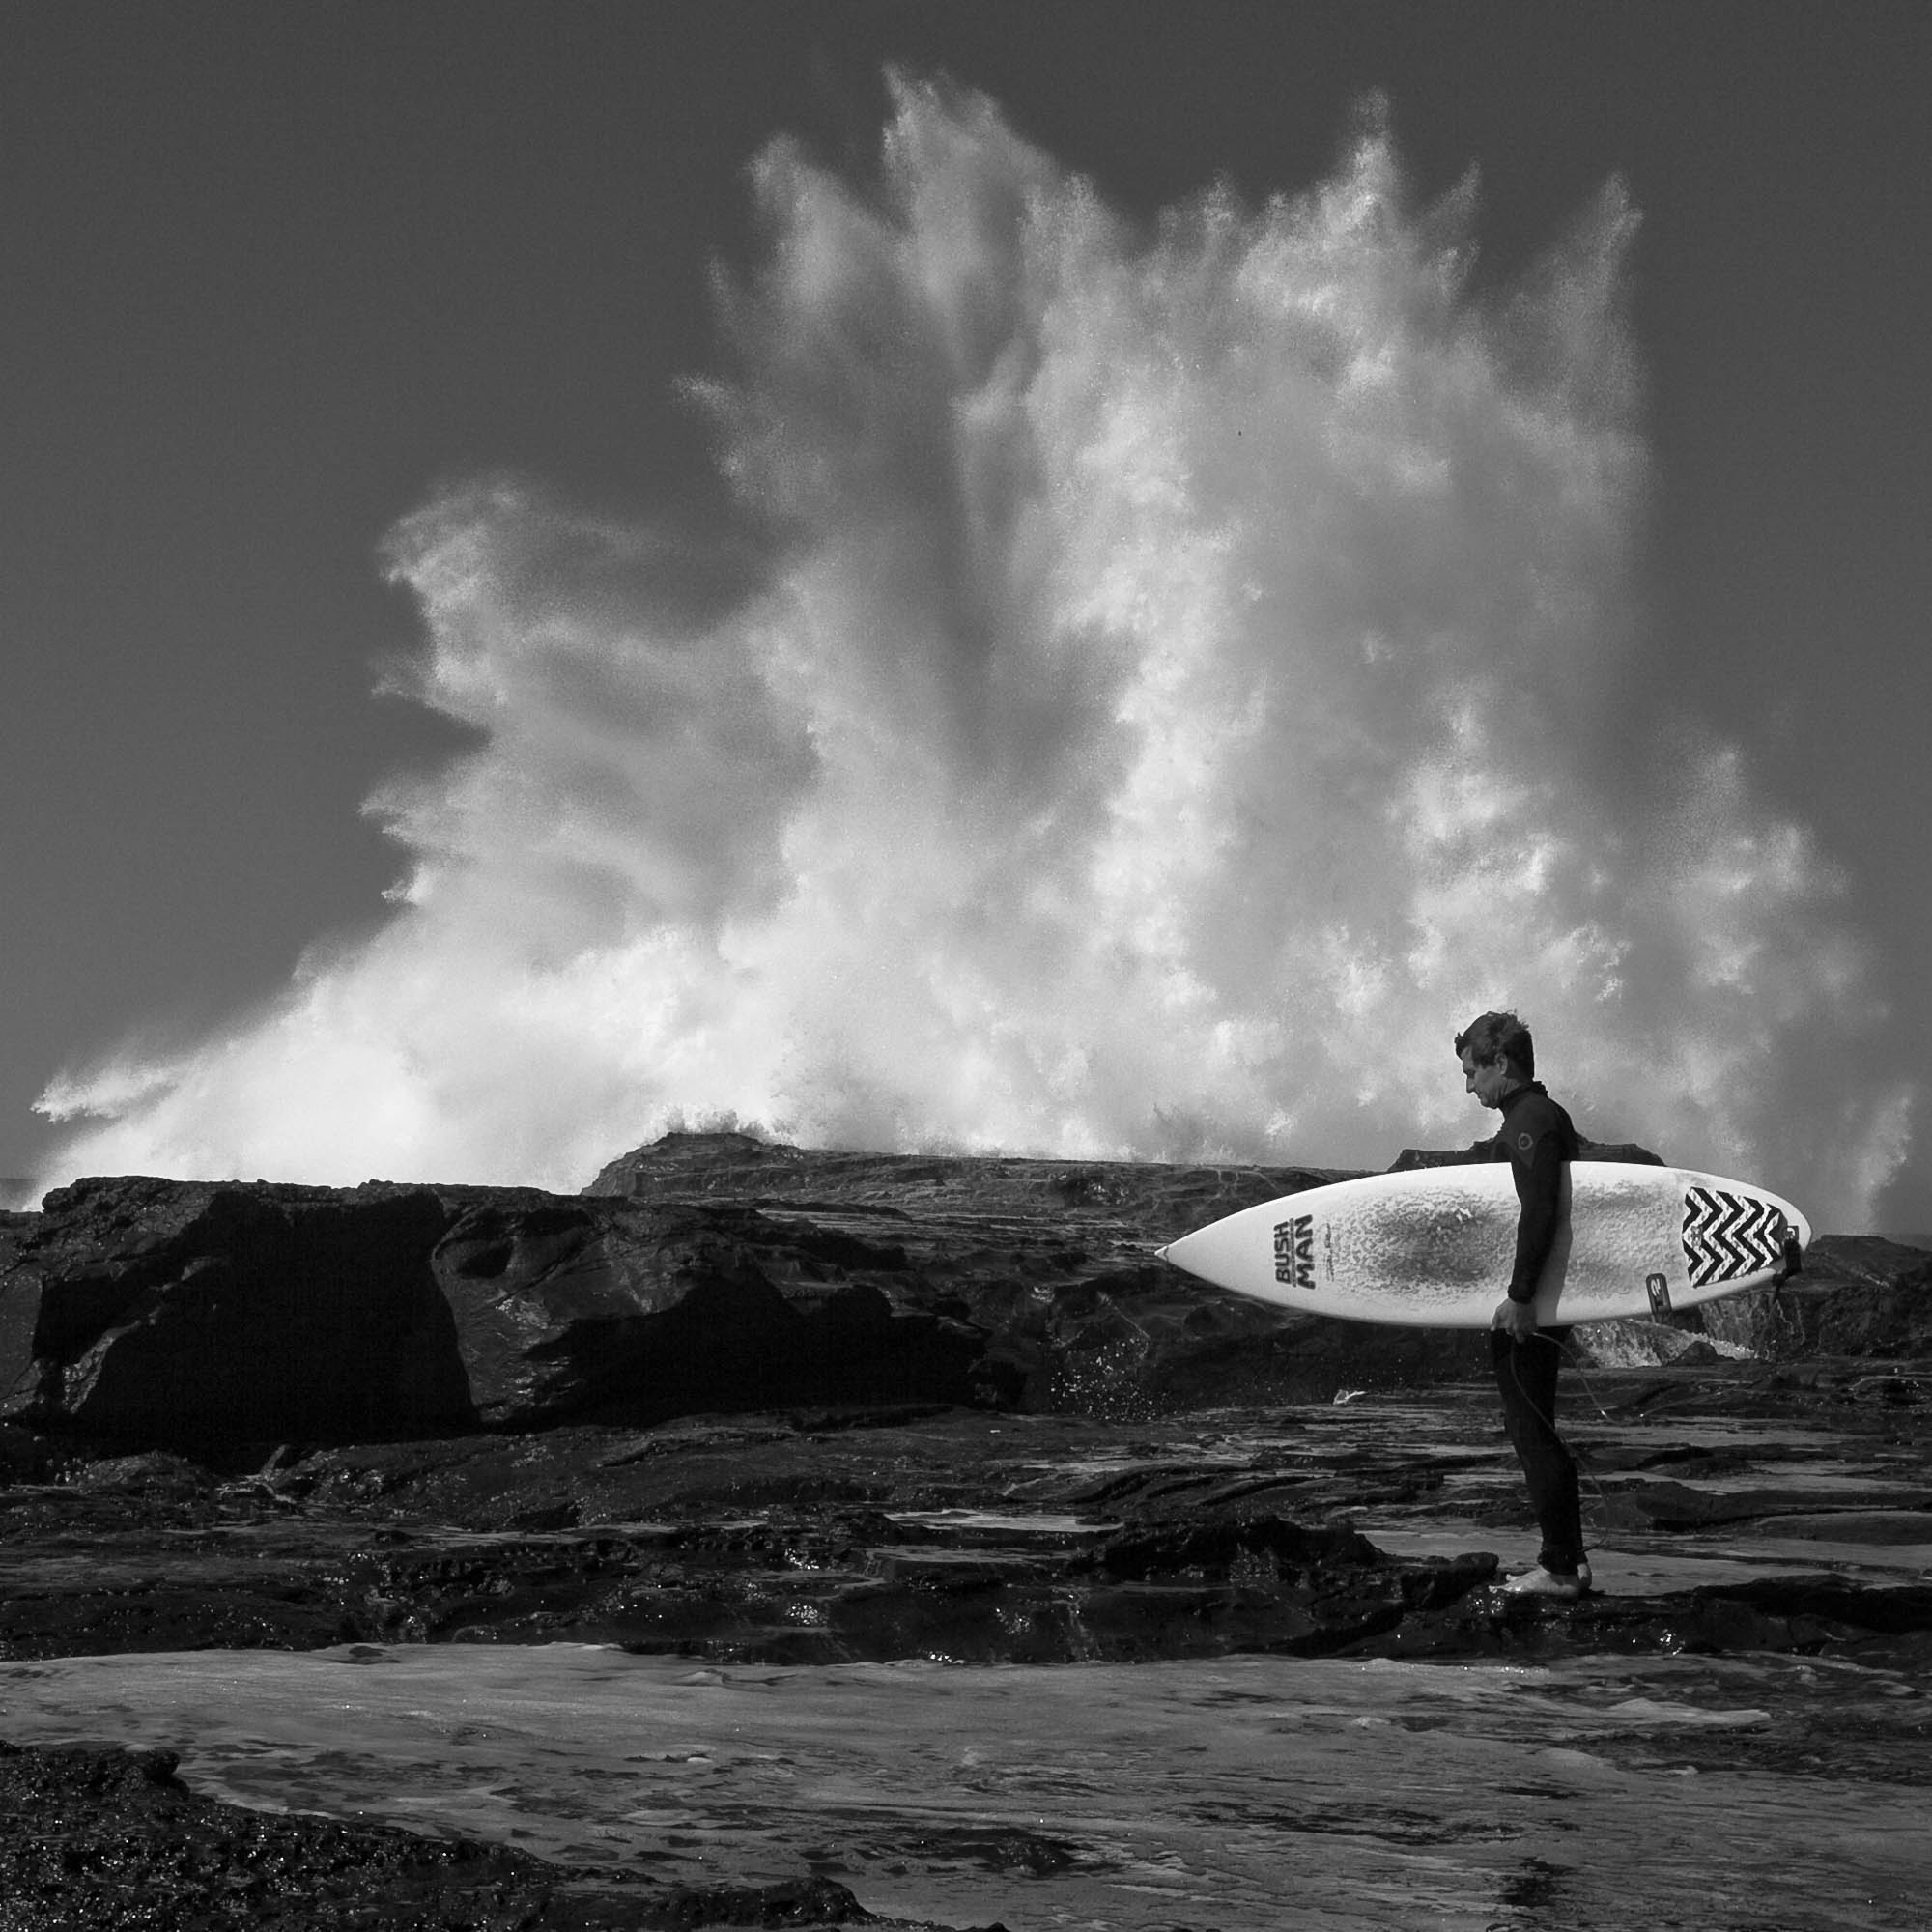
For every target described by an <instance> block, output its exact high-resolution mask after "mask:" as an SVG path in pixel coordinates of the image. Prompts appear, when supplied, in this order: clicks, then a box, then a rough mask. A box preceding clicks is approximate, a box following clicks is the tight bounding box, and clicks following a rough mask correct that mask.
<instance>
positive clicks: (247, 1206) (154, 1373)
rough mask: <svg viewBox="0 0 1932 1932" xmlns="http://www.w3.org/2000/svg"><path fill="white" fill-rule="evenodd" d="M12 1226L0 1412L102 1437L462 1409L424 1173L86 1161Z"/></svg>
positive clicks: (426, 1419) (403, 1430)
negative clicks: (114, 1170) (151, 1173)
mask: <svg viewBox="0 0 1932 1932" xmlns="http://www.w3.org/2000/svg"><path fill="white" fill-rule="evenodd" d="M32 1218H33V1220H34V1222H35V1225H34V1226H33V1227H31V1228H30V1229H26V1230H17V1229H16V1230H14V1231H12V1232H13V1233H14V1239H13V1240H12V1241H11V1242H10V1244H9V1245H10V1248H11V1253H10V1254H9V1255H8V1256H7V1257H6V1259H7V1262H8V1265H7V1266H6V1268H5V1271H4V1273H0V1418H4V1419H6V1420H12V1421H18V1422H22V1423H26V1424H29V1425H32V1426H34V1427H36V1428H41V1429H44V1428H48V1427H59V1428H65V1429H68V1430H71V1431H74V1432H78V1433H82V1434H85V1435H91V1436H99V1437H101V1438H104V1439H107V1440H112V1441H120V1442H127V1443H134V1444H140V1445H144V1446H145V1445H150V1444H153V1445H160V1446H187V1445H194V1444H199V1443H202V1442H205V1441H208V1440H210V1439H212V1438H215V1437H223V1436H227V1437H261V1436H307V1437H319V1438H325V1439H330V1440H349V1439H355V1438H356V1437H357V1436H365V1435H397V1434H421V1433H429V1432H434V1431H440V1430H446V1429H448V1428H451V1427H465V1426H469V1424H470V1423H471V1422H472V1421H473V1411H472V1408H471V1406H470V1403H469V1394H468V1390H467V1389H466V1387H465V1385H464V1381H463V1378H462V1375H461V1372H460V1368H459V1366H458V1359H457V1352H456V1346H455V1343H456V1338H455V1329H454V1325H453V1323H452V1321H451V1319H450V1314H449V1310H448V1307H447V1305H446V1304H445V1303H444V1301H443V1299H442V1297H441V1295H440V1293H438V1290H437V1286H436V1283H435V1281H434V1279H433V1278H432V1276H431V1274H430V1271H429V1267H428V1265H427V1264H428V1259H429V1254H430V1251H431V1249H432V1248H433V1246H434V1244H435V1242H436V1240H437V1238H438V1237H439V1236H440V1234H441V1232H442V1230H443V1228H444V1226H445V1225H446V1223H447V1220H448V1208H447V1207H446V1205H445V1204H444V1203H443V1202H442V1201H441V1200H440V1198H439V1197H438V1195H437V1194H436V1193H435V1192H433V1191H432V1190H430V1189H427V1188H414V1187H397V1186H381V1185H377V1186H369V1187H363V1188H356V1189H353V1190H340V1189H333V1188H318V1187H301V1186H296V1185H288V1184H271V1183H266V1182H256V1183H253V1184H249V1185H241V1184H231V1183H213V1182H200V1181H173V1180H160V1179H152V1178H148V1177H141V1176H135V1177H129V1178H125V1179H88V1180H80V1181H76V1182H75V1183H74V1184H73V1185H72V1186H71V1187H66V1188H61V1189H57V1190H55V1191H54V1192H53V1193H50V1194H49V1195H48V1196H47V1198H46V1202H45V1205H44V1207H43V1210H42V1212H41V1214H40V1215H39V1216H37V1217H32Z"/></svg>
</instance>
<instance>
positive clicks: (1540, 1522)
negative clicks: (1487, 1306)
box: [1490, 1329, 1583, 1577]
mask: <svg viewBox="0 0 1932 1932" xmlns="http://www.w3.org/2000/svg"><path fill="white" fill-rule="evenodd" d="M1490 1354H1491V1359H1492V1361H1493V1363H1494V1365H1495V1372H1496V1388H1497V1392H1498V1393H1499V1394H1500V1395H1501V1397H1502V1405H1503V1428H1504V1429H1505V1430H1506V1431H1507V1432H1508V1435H1509V1439H1510V1444H1511V1446H1512V1447H1513V1448H1514V1449H1515V1450H1516V1454H1517V1461H1518V1462H1519V1463H1521V1464H1522V1474H1523V1481H1524V1484H1525V1485H1526V1487H1527V1488H1528V1491H1529V1506H1530V1508H1531V1509H1532V1510H1533V1511H1534V1512H1535V1514H1536V1522H1537V1527H1538V1528H1539V1529H1540V1530H1542V1532H1543V1549H1542V1552H1541V1554H1540V1555H1539V1556H1538V1558H1537V1561H1538V1562H1539V1563H1540V1564H1541V1565H1542V1567H1543V1568H1544V1569H1545V1570H1547V1571H1548V1572H1549V1573H1550V1575H1551V1576H1554V1577H1570V1576H1574V1575H1575V1574H1576V1572H1577V1565H1578V1564H1579V1563H1580V1562H1581V1561H1582V1558H1583V1510H1582V1501H1581V1497H1580V1494H1579V1492H1578V1490H1577V1463H1576V1461H1575V1459H1574V1458H1573V1457H1572V1456H1571V1454H1570V1452H1569V1450H1568V1449H1566V1448H1565V1447H1564V1445H1563V1438H1562V1437H1561V1436H1560V1435H1557V1433H1556V1375H1557V1371H1558V1370H1559V1369H1560V1368H1561V1367H1562V1366H1563V1351H1562V1350H1561V1349H1560V1348H1559V1347H1558V1346H1557V1341H1556V1338H1555V1337H1554V1336H1553V1335H1549V1334H1547V1333H1542V1332H1539V1333H1538V1334H1536V1335H1534V1336H1532V1337H1531V1338H1530V1339H1529V1340H1528V1341H1527V1342H1515V1341H1512V1340H1511V1339H1510V1337H1509V1336H1507V1335H1505V1334H1503V1333H1501V1331H1500V1330H1494V1329H1492V1331H1491V1334H1490Z"/></svg>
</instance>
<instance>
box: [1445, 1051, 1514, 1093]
mask: <svg viewBox="0 0 1932 1932" xmlns="http://www.w3.org/2000/svg"><path fill="white" fill-rule="evenodd" d="M1459 1057H1460V1058H1461V1060H1462V1062H1463V1086H1464V1087H1465V1088H1466V1089H1467V1090H1468V1091H1469V1092H1470V1093H1471V1094H1474V1095H1475V1096H1476V1098H1477V1099H1478V1100H1480V1101H1481V1102H1482V1103H1483V1105H1484V1106H1486V1107H1500V1106H1501V1105H1502V1103H1503V1095H1504V1094H1506V1093H1508V1092H1509V1090H1510V1089H1511V1088H1512V1087H1513V1086H1515V1085H1516V1079H1515V1076H1514V1075H1513V1074H1512V1073H1511V1072H1510V1064H1509V1062H1508V1061H1507V1060H1505V1059H1504V1058H1503V1057H1502V1055H1501V1054H1498V1055H1497V1056H1496V1057H1495V1059H1493V1060H1488V1061H1479V1060H1477V1058H1476V1057H1475V1055H1474V1054H1473V1053H1471V1052H1470V1050H1469V1049H1468V1048H1467V1047H1466V1046H1465V1047H1464V1048H1463V1051H1462V1053H1461V1055H1460V1056H1459Z"/></svg>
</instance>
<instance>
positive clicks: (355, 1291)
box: [0, 1135, 1475, 1453]
mask: <svg viewBox="0 0 1932 1932" xmlns="http://www.w3.org/2000/svg"><path fill="white" fill-rule="evenodd" d="M1335 1178H1337V1177H1336V1174H1335V1173H1334V1172H1333V1171H1330V1170H1315V1169H1291V1168H1279V1169H1259V1168H1214V1167H1158V1166H1139V1165H1134V1164H1130V1163H1110V1162H1061V1161H1022V1160H984V1159H967V1158H958V1159H944V1158H938V1157H924V1156H888V1155H871V1154H842V1153H836V1152H834V1153H825V1152H812V1151H806V1150H802V1149H797V1148H782V1147H774V1146H770V1145H767V1144H765V1143H762V1142H756V1141H752V1140H750V1139H748V1138H747V1137H744V1136H739V1135H672V1136H668V1137H667V1139H666V1140H665V1141H662V1142H660V1143H658V1144H657V1145H656V1146H654V1147H652V1148H647V1149H642V1150H639V1151H638V1152H637V1153H635V1154H632V1155H629V1156H627V1157H626V1159H625V1160H624V1161H623V1162H620V1163H616V1164H614V1165H613V1167H612V1168H611V1169H607V1170H606V1172H605V1174H604V1175H602V1176H600V1177H599V1182H598V1185H599V1187H600V1188H601V1189H602V1190H604V1191H602V1192H597V1193H591V1194H586V1195H582V1196H573V1197H560V1196H554V1195H546V1194H543V1193H540V1192H538V1191H536V1190H533V1189H526V1188H502V1189H491V1188H447V1187H405V1186H397V1185H389V1184H386V1183H369V1184H366V1185H364V1186H362V1187H359V1188H353V1189H330V1188H315V1187H301V1186H295V1185H290V1184H279V1183H273V1184H271V1183H266V1182H256V1183H246V1184H244V1183H239V1182H237V1183H220V1184H217V1183H211V1182H175V1181H167V1180H157V1179H145V1178H140V1177H134V1178H128V1179H93V1180H83V1181H78V1182H76V1183H75V1184H74V1185H73V1186H71V1187H69V1188H65V1189H61V1190H58V1191H56V1192H54V1193H52V1194H49V1195H48V1196H47V1199H46V1203H45V1207H44V1208H43V1212H42V1213H41V1214H39V1215H38V1216H21V1217H15V1225H14V1226H12V1227H10V1229H9V1230H7V1231H6V1236H7V1238H6V1243H5V1252H4V1253H0V1261H4V1262H5V1263H6V1264H7V1265H6V1268H5V1272H4V1273H0V1420H5V1421H12V1422H14V1423H17V1424H23V1425H26V1426H28V1427H30V1428H32V1429H34V1430H37V1431H41V1432H66V1433H68V1434H69V1435H74V1436H78V1437H85V1438H92V1439H95V1440H98V1441H99V1442H102V1443H105V1444H110V1445H113V1446H116V1447H118V1448H121V1449H126V1450H133V1449H137V1448H168V1449H176V1450H185V1451H188V1452H196V1453H198V1452H204V1451H208V1450H210V1449H212V1448H214V1447H217V1446H224V1445H225V1446H227V1447H229V1448H231V1449H236V1448H239V1447H240V1446H241V1445H246V1444H248V1443H250V1442H272V1441H275V1440H278V1439H289V1438H302V1439H308V1440H319V1441H333V1442H352V1441H369V1440H381V1439H393V1438H404V1437H412V1436H425V1435H437V1434H443V1433H447V1432H449V1431H451V1430H455V1429H466V1428H491V1429H528V1428H535V1427H543V1426H548V1425H551V1424H554V1423H556V1422H560V1421H566V1420H577V1421H582V1420H590V1419H600V1418H601V1419H608V1420H611V1421H621V1422H625V1423H631V1424H643V1423H651V1422H656V1421H661V1420H664V1419H666V1418H668V1417H670V1416H675V1415H680V1414H690V1413H699V1412H706V1411H712V1410H721V1409H729V1408H756V1407H764V1406H782V1405H790V1404H800V1403H869V1404H890V1403H899V1402H941V1403H967V1404H974V1405H979V1406H994V1407H1011V1408H1021V1409H1033V1410H1050V1409H1070V1410H1082V1411H1088V1412H1095V1413H1112V1414H1150V1415H1151V1414H1156V1413H1161V1412H1166V1411H1171V1410H1174V1409H1177V1408H1185V1407H1189V1406H1196V1405H1198V1404H1199V1403H1201V1402H1203V1401H1230V1400H1263V1399H1268V1398H1271V1397H1272V1398H1287V1397H1289V1396H1291V1395H1293V1394H1296V1393H1302V1394H1306V1393H1310V1392H1313V1391H1316V1390H1321V1391H1322V1392H1329V1391H1332V1390H1333V1389H1334V1388H1335V1387H1337V1386H1340V1385H1345V1384H1348V1385H1364V1384H1367V1383H1370V1382H1374V1381H1377V1380H1389V1379H1412V1378H1433V1377H1435V1376H1438V1375H1440V1374H1443V1373H1450V1372H1455V1371H1456V1370H1458V1369H1463V1368H1466V1367H1468V1366H1469V1365H1470V1364H1471V1363H1472V1362H1473V1361H1474V1360H1475V1353H1474V1349H1473V1345H1472V1344H1471V1342H1470V1341H1469V1339H1468V1338H1467V1337H1460V1336H1452V1337H1444V1336H1436V1335H1428V1334H1424V1333H1422V1332H1419V1331H1403V1330H1390V1329H1378V1328H1370V1327H1363V1326H1345V1325H1342V1324H1336V1323H1329V1322H1321V1321H1315V1320H1313V1319H1312V1318H1308V1317H1300V1316H1293V1315H1290V1314H1287V1313H1285V1312H1283V1311H1280V1310H1275V1309H1271V1308H1268V1307H1264V1306H1263V1305H1261V1304H1259V1303H1255V1302H1251V1301H1247V1300H1243V1299H1240V1298H1238V1297H1235V1296H1229V1295H1223V1294H1220V1293H1216V1292H1213V1291H1208V1290H1204V1289H1203V1288H1202V1287H1201V1286H1200V1285H1199V1284H1198V1283H1195V1282H1193V1281H1192V1280H1191V1279H1189V1278H1187V1277H1183V1276H1181V1275H1179V1274H1178V1273H1177V1271H1175V1270H1173V1269H1171V1268H1169V1267H1167V1266H1166V1265H1165V1264H1162V1263H1160V1262H1159V1261H1158V1260H1157V1259H1156V1258H1155V1254H1154V1250H1155V1248H1156V1247H1157V1246H1158V1244H1159V1243H1161V1242H1163V1241H1165V1240H1168V1239H1171V1238H1173V1237H1174V1236H1177V1235H1179V1233H1181V1232H1183V1231H1184V1230H1186V1229H1188V1228H1191V1227H1194V1226H1198V1225H1199V1224H1200V1223H1202V1222H1203V1221H1207V1220H1211V1219H1213V1218H1214V1217H1215V1216H1217V1215H1219V1214H1222V1213H1226V1212H1229V1211H1232V1210H1233V1209H1234V1208H1238V1207H1242V1206H1246V1205H1249V1204H1251V1203H1253V1202H1256V1201H1260V1200H1265V1199H1268V1198H1271V1197H1272V1196H1274V1195H1277V1194H1280V1193H1284V1192H1289V1191H1293V1189H1295V1188H1298V1187H1303V1186H1308V1185H1315V1184H1319V1183H1320V1182H1321V1181H1323V1180H1327V1179H1335ZM620 1189H621V1191H613V1190H620Z"/></svg>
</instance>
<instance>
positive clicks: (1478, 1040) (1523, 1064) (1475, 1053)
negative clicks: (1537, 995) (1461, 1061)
mask: <svg viewBox="0 0 1932 1932" xmlns="http://www.w3.org/2000/svg"><path fill="white" fill-rule="evenodd" d="M1464 1051H1466V1052H1467V1053H1468V1055H1469V1057H1470V1058H1471V1059H1472V1060H1473V1061H1474V1062H1475V1063H1476V1065H1478V1066H1486V1065H1489V1063H1490V1062H1491V1061H1492V1060H1496V1059H1502V1060H1507V1061H1508V1062H1509V1064H1510V1065H1511V1066H1512V1067H1513V1068H1514V1069H1515V1071H1516V1072H1517V1073H1519V1074H1520V1075H1521V1077H1522V1078H1523V1079H1525V1080H1534V1079H1535V1078H1536V1042H1535V1041H1534V1040H1533V1039H1531V1038H1530V1037H1529V1029H1528V1028H1527V1027H1526V1026H1524V1025H1523V1023H1522V1022H1521V1021H1520V1019H1518V1018H1517V1016H1516V1015H1515V1014H1514V1013H1485V1014H1484V1015H1483V1016H1482V1017H1481V1018H1480V1019H1474V1020H1471V1021H1470V1022H1469V1024H1468V1026H1467V1027H1466V1028H1464V1029H1463V1032H1461V1033H1459V1034H1458V1035H1457V1036H1456V1052H1457V1054H1458V1055H1459V1056H1460V1055H1461V1054H1463V1052H1464Z"/></svg>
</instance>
